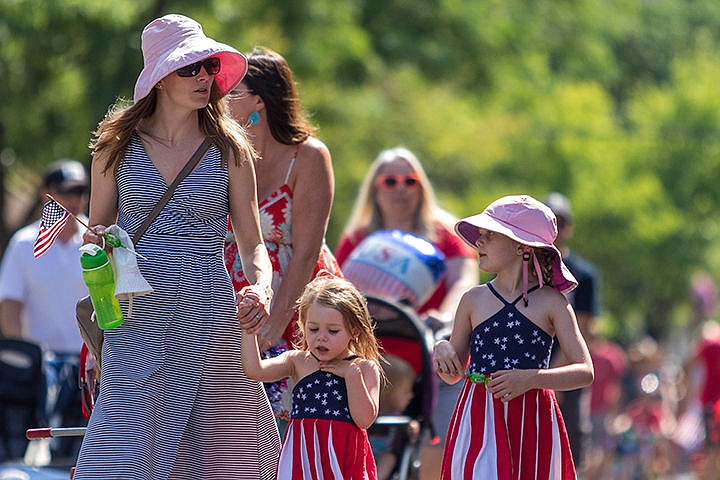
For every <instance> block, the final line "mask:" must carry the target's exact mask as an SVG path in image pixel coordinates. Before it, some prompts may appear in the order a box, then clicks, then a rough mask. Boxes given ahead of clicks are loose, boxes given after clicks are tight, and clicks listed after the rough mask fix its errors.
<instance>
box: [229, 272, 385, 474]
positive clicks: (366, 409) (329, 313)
mask: <svg viewBox="0 0 720 480" xmlns="http://www.w3.org/2000/svg"><path fill="white" fill-rule="evenodd" d="M240 308H242V306H240ZM298 325H299V327H300V331H299V333H300V339H299V345H298V346H297V347H298V349H297V350H289V351H286V352H284V353H282V354H280V355H279V356H277V357H274V358H269V359H261V358H260V353H259V349H258V344H257V337H256V335H255V332H253V331H245V332H243V340H242V357H243V368H244V370H245V373H246V375H247V376H248V377H250V378H253V379H255V380H258V381H262V382H273V381H276V380H279V379H281V378H285V377H292V378H293V379H294V380H295V381H296V385H295V387H294V388H293V406H292V411H291V419H290V423H289V425H288V428H287V431H286V433H285V439H284V442H283V447H282V452H281V454H280V464H279V466H278V475H277V478H281V479H292V480H295V479H304V480H305V479H306V480H310V479H312V480H316V479H324V478H335V479H344V480H375V479H376V478H377V473H376V467H375V460H374V458H373V455H372V451H371V449H370V444H369V442H368V436H367V432H366V429H367V427H369V426H370V425H371V424H372V423H373V422H374V421H375V417H376V416H377V412H378V401H379V395H380V393H379V392H380V366H379V361H378V357H379V355H378V348H377V342H376V340H375V336H374V334H373V328H372V323H371V319H370V314H369V312H368V309H367V304H366V302H365V298H364V297H363V296H362V295H361V294H360V293H359V292H358V290H357V289H356V288H355V287H354V286H353V285H352V284H351V283H350V282H348V281H346V280H342V279H339V278H336V277H330V276H325V275H323V276H320V277H317V278H316V279H315V280H313V281H312V282H310V283H309V284H308V285H307V287H306V288H305V291H304V293H303V295H302V296H301V297H300V299H299V300H298Z"/></svg>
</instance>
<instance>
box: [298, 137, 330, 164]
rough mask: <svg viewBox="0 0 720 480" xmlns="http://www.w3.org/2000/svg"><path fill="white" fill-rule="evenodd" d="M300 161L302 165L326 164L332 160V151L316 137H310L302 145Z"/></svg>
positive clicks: (299, 151) (299, 153)
mask: <svg viewBox="0 0 720 480" xmlns="http://www.w3.org/2000/svg"><path fill="white" fill-rule="evenodd" d="M297 158H298V160H299V161H300V162H301V163H311V164H315V163H326V162H328V161H329V160H330V150H328V148H327V146H326V145H325V144H324V143H323V142H322V141H321V140H320V139H318V138H316V137H308V138H307V140H305V141H304V142H303V143H301V144H300V149H299V150H298V156H297Z"/></svg>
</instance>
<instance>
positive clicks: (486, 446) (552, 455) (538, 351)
mask: <svg viewBox="0 0 720 480" xmlns="http://www.w3.org/2000/svg"><path fill="white" fill-rule="evenodd" d="M455 230H456V231H457V233H458V235H460V237H462V239H463V240H464V241H465V242H467V243H468V244H469V245H472V246H473V247H474V248H475V249H476V250H477V252H478V262H479V266H480V269H482V270H483V271H486V272H488V273H494V274H495V278H494V279H493V280H492V281H490V282H488V283H486V284H484V285H479V286H476V287H473V288H472V289H470V290H469V291H467V292H466V293H465V295H464V296H463V297H462V300H461V301H460V305H459V306H458V310H457V314H456V315H455V323H454V325H453V330H452V334H451V336H450V339H449V340H441V341H439V342H437V344H436V345H435V351H434V355H433V366H434V368H435V370H436V371H437V372H438V374H439V375H440V377H441V378H442V379H443V380H444V381H446V382H448V383H456V382H458V381H459V380H461V379H464V382H465V383H464V385H463V389H462V392H461V393H460V397H459V398H458V402H457V405H456V406H455V411H454V413H453V416H452V420H451V421H450V426H449V428H448V435H447V441H446V445H445V453H444V457H443V466H442V476H441V478H442V479H443V480H451V479H452V480H457V479H473V478H494V479H500V480H510V479H533V480H535V479H539V480H550V479H562V480H567V479H574V478H576V474H575V467H574V465H573V460H572V454H571V452H570V444H569V441H568V437H567V433H566V431H565V425H564V422H563V419H562V415H561V413H560V408H559V407H558V404H557V400H556V399H555V394H554V393H553V391H554V390H571V389H575V388H580V387H583V386H586V385H588V384H590V383H591V382H592V380H593V367H592V362H591V360H590V354H589V352H588V349H587V346H586V345H585V341H584V340H583V338H582V335H581V334H580V330H579V329H578V326H577V322H576V319H575V314H574V312H573V310H572V307H571V306H570V304H569V303H568V301H567V299H566V298H565V296H564V295H563V293H567V292H569V291H570V290H572V289H573V288H574V287H575V286H576V284H577V283H576V281H575V278H574V277H573V276H572V275H571V274H570V272H569V271H568V270H567V268H565V266H564V264H563V262H562V258H561V255H560V252H559V251H558V250H557V248H555V247H554V246H553V241H554V240H555V237H556V236H557V225H556V219H555V215H554V214H553V213H552V211H551V210H550V209H549V208H548V207H547V206H545V205H544V204H542V203H540V202H538V201H537V200H535V199H534V198H532V197H530V196H528V195H517V196H508V197H503V198H500V199H499V200H496V201H495V202H493V203H491V204H490V205H489V206H488V207H487V208H486V209H485V210H484V211H483V212H482V213H480V214H478V215H474V216H472V217H468V218H465V219H463V220H461V221H459V222H458V223H457V224H456V226H455ZM556 340H557V341H558V342H559V343H560V346H561V347H562V349H563V351H564V352H565V353H566V356H567V359H568V363H567V364H566V365H564V366H561V367H557V368H549V365H550V349H551V347H552V344H553V342H554V341H556Z"/></svg>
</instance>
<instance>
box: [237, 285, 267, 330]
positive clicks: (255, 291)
mask: <svg viewBox="0 0 720 480" xmlns="http://www.w3.org/2000/svg"><path fill="white" fill-rule="evenodd" d="M236 304H237V317H238V323H239V324H240V328H242V329H243V330H245V331H247V332H249V333H257V331H258V329H259V328H260V327H261V326H262V325H263V323H264V322H265V320H267V318H268V316H269V313H268V312H269V309H270V298H269V296H268V294H267V293H266V289H265V288H263V287H262V286H260V285H258V284H252V285H248V286H246V287H243V288H242V290H240V291H239V292H237V293H236Z"/></svg>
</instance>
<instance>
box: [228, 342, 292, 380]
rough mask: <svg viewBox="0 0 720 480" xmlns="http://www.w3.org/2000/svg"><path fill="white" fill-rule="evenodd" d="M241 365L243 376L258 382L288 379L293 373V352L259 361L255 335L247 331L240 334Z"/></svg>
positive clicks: (258, 349)
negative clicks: (243, 371)
mask: <svg viewBox="0 0 720 480" xmlns="http://www.w3.org/2000/svg"><path fill="white" fill-rule="evenodd" d="M241 348H242V364H243V369H244V370H245V375H247V376H248V378H251V379H253V380H257V381H259V382H274V381H276V380H280V379H281V378H285V377H290V376H292V375H293V372H294V371H295V368H294V364H295V362H294V356H295V355H294V353H296V352H295V351H293V350H289V351H287V352H283V353H281V354H280V355H278V356H277V357H273V358H267V359H261V358H260V348H259V347H258V342H257V335H256V334H254V333H250V332H248V331H247V330H245V331H243V334H242V346H241Z"/></svg>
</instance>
